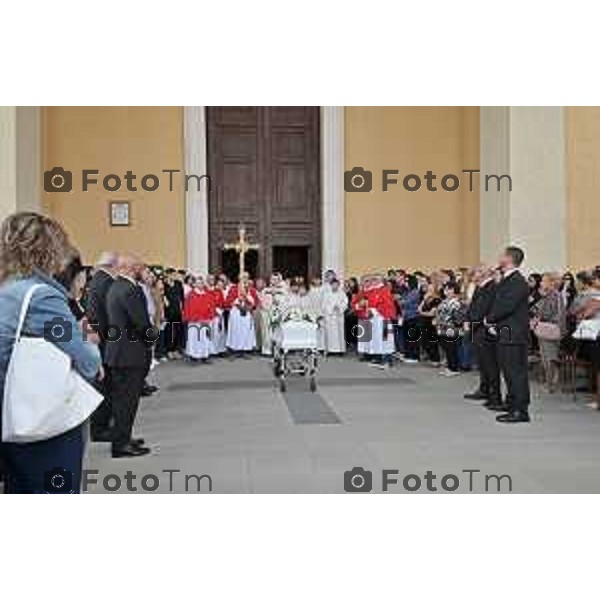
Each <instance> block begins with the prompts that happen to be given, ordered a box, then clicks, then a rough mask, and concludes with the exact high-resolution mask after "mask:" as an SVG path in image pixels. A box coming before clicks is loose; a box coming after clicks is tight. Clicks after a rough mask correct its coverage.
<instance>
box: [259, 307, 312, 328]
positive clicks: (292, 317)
mask: <svg viewBox="0 0 600 600" xmlns="http://www.w3.org/2000/svg"><path fill="white" fill-rule="evenodd" d="M290 321H295V322H299V321H308V322H309V323H317V321H318V319H317V317H316V316H315V315H314V314H312V313H310V312H306V311H304V310H302V309H301V308H298V307H293V308H281V307H275V308H274V309H273V310H272V311H271V324H272V325H273V326H277V325H281V324H282V323H288V322H290Z"/></svg>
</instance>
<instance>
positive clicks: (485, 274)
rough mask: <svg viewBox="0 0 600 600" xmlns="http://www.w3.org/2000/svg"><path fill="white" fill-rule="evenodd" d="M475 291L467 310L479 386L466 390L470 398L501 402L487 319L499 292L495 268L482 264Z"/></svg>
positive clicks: (496, 356) (489, 405)
mask: <svg viewBox="0 0 600 600" xmlns="http://www.w3.org/2000/svg"><path fill="white" fill-rule="evenodd" d="M474 279H475V283H476V284H477V287H476V288H475V293H474V294H473V298H472V299H471V303H470V305H469V309H468V312H467V321H468V324H469V328H470V335H471V340H472V342H473V348H474V349H475V355H476V357H477V364H478V366H479V389H477V390H476V391H475V392H472V393H470V394H465V398H466V399H468V400H486V402H485V406H486V407H488V408H492V407H493V406H498V405H500V371H499V368H498V355H497V352H496V344H495V343H493V340H492V339H490V336H489V335H488V332H487V330H486V327H485V325H484V324H483V323H484V319H485V318H486V317H487V316H488V314H489V312H490V310H491V309H492V305H493V303H494V298H495V296H496V282H495V281H494V271H493V269H491V268H489V267H486V266H484V265H482V266H480V267H479V268H478V269H477V270H476V271H475V274H474Z"/></svg>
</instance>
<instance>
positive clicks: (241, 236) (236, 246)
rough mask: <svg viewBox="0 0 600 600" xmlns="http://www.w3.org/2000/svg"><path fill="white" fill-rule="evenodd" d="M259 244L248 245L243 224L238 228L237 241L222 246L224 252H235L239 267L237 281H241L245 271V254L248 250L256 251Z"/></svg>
mask: <svg viewBox="0 0 600 600" xmlns="http://www.w3.org/2000/svg"><path fill="white" fill-rule="evenodd" d="M259 248H260V244H250V243H249V242H248V240H247V239H246V227H245V226H244V224H243V223H241V224H240V226H239V228H238V239H237V241H235V242H234V243H232V244H224V245H223V249H224V250H235V251H236V252H237V254H238V260H239V265H240V273H239V279H238V281H241V279H242V275H243V274H244V273H245V271H246V253H247V252H248V251H249V250H258V249H259Z"/></svg>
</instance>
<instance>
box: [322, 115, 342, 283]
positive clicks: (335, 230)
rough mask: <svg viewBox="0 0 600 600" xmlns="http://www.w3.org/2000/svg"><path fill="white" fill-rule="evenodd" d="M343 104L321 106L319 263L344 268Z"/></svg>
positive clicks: (325, 267) (333, 267) (324, 266)
mask: <svg viewBox="0 0 600 600" xmlns="http://www.w3.org/2000/svg"><path fill="white" fill-rule="evenodd" d="M344 146H345V138H344V107H343V106H322V107H321V202H322V234H321V235H322V241H321V246H322V259H321V263H322V267H323V269H324V270H325V269H333V270H334V271H335V272H336V273H338V274H339V275H343V272H344V263H345V257H344V236H345V229H344V217H345V206H344V198H345V195H344Z"/></svg>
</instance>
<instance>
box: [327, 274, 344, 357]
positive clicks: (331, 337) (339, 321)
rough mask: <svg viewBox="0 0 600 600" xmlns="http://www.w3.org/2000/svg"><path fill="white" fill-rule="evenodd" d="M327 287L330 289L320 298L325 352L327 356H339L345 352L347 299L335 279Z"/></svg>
mask: <svg viewBox="0 0 600 600" xmlns="http://www.w3.org/2000/svg"><path fill="white" fill-rule="evenodd" d="M329 286H330V289H329V290H328V291H327V292H325V293H324V294H323V296H322V298H323V304H322V309H323V317H324V320H323V332H324V342H325V350H326V351H327V353H328V354H340V353H344V352H346V340H345V337H344V319H345V313H346V309H347V308H348V297H347V296H346V292H345V291H344V290H343V289H341V288H340V282H339V281H338V280H337V279H334V280H332V281H330V282H329Z"/></svg>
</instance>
